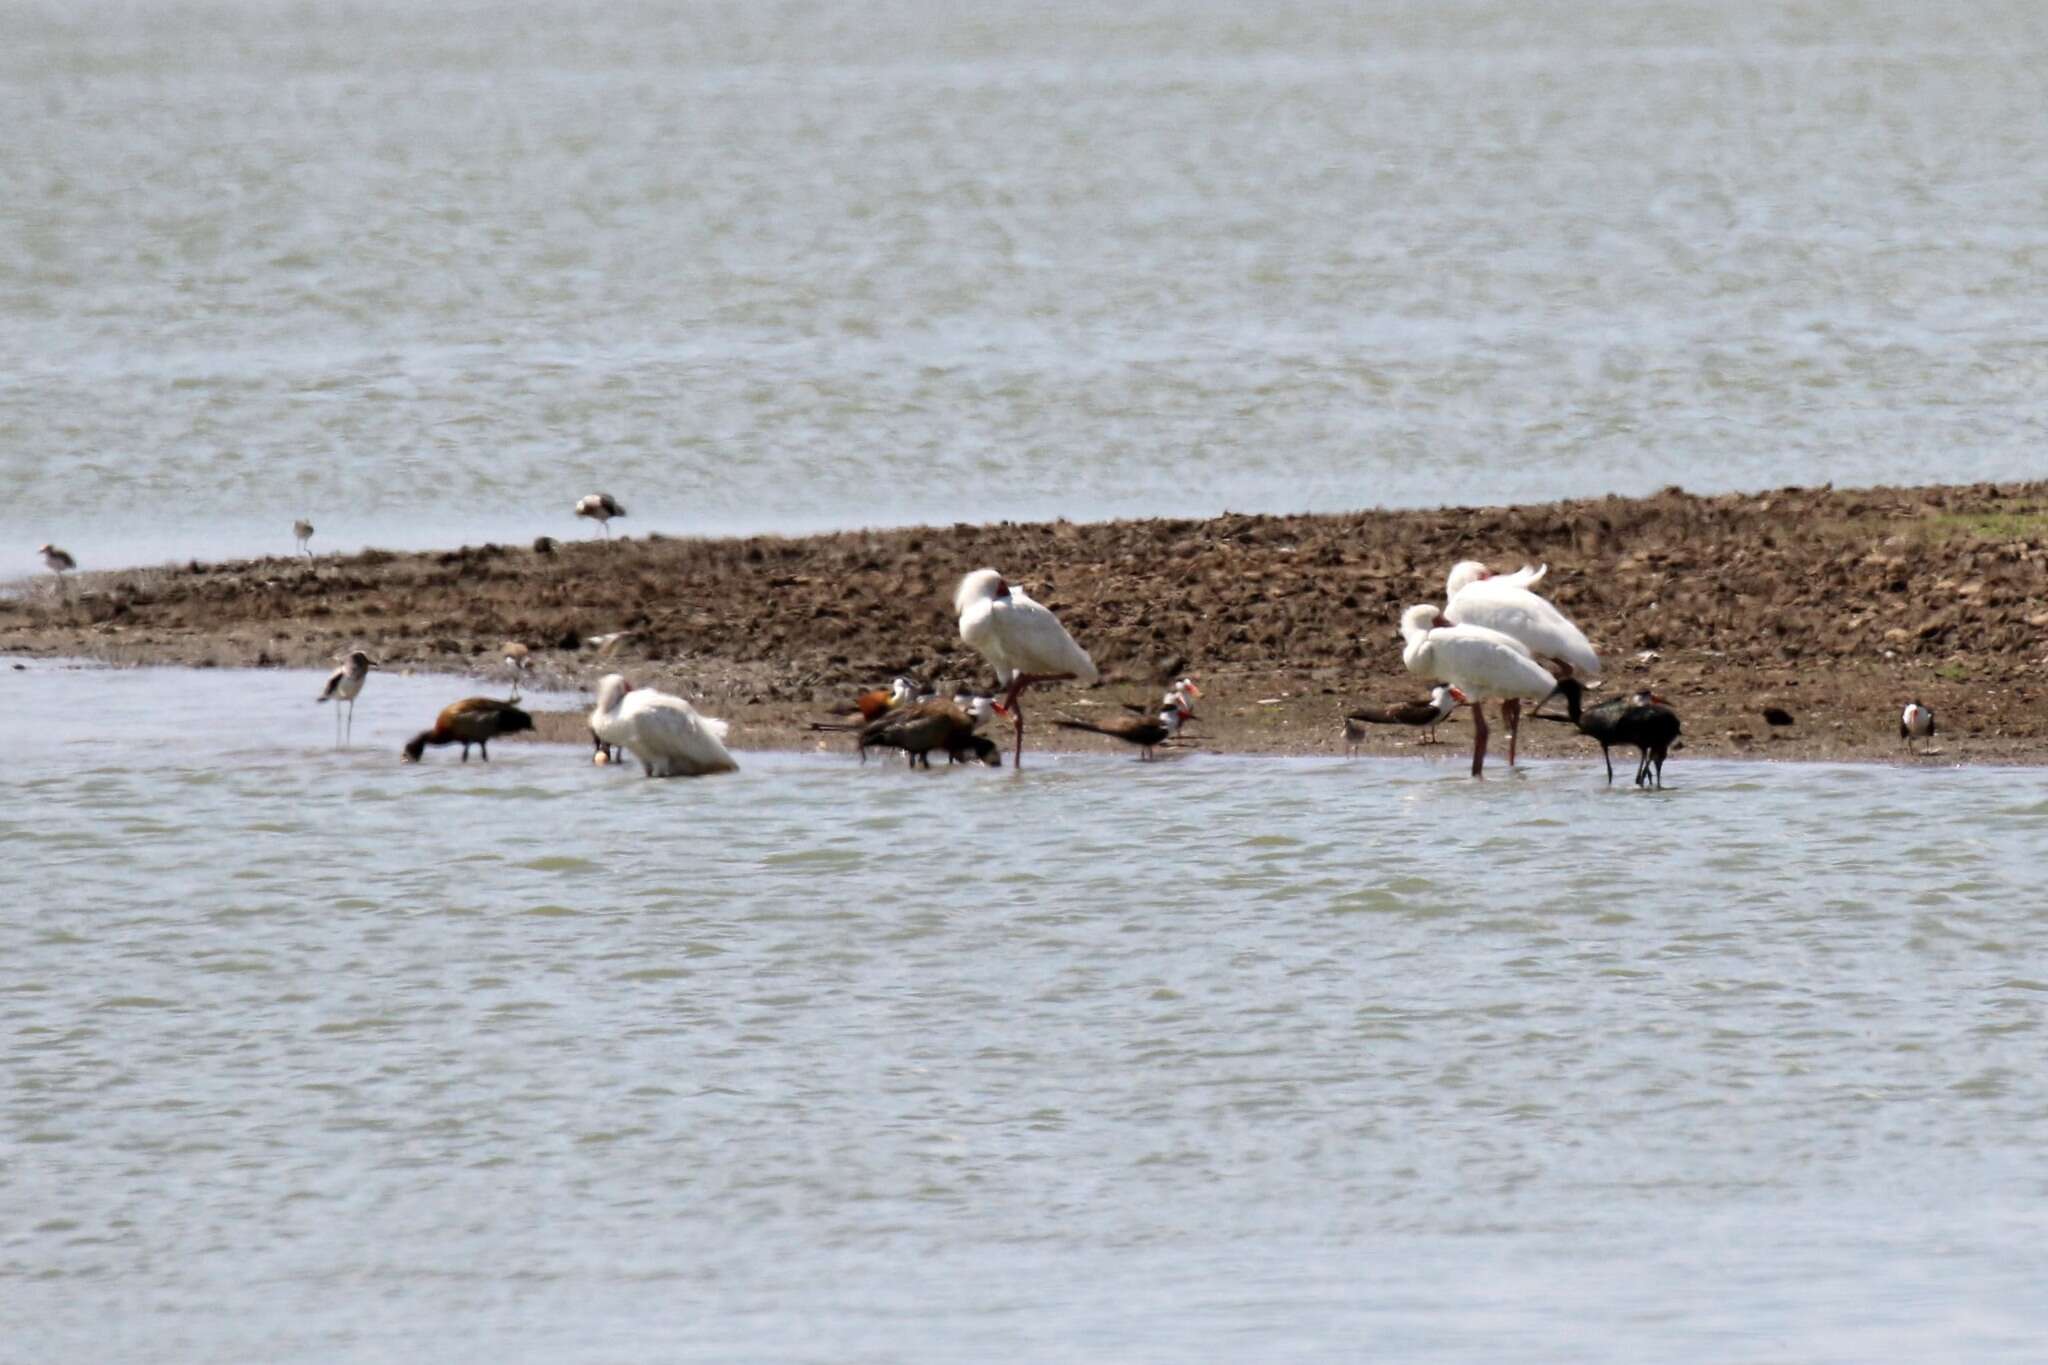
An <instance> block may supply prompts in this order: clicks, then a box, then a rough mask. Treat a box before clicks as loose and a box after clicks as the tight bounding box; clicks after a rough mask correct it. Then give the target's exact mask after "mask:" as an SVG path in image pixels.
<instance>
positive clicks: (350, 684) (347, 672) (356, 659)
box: [314, 649, 377, 747]
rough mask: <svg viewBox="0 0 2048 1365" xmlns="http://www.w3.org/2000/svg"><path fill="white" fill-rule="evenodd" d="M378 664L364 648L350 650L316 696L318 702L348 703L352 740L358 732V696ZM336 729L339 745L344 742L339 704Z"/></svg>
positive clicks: (335, 711)
mask: <svg viewBox="0 0 2048 1365" xmlns="http://www.w3.org/2000/svg"><path fill="white" fill-rule="evenodd" d="M376 666H377V661H376V660H375V659H372V658H371V657H370V656H369V655H368V654H365V653H364V652H363V651H362V650H360V649H352V650H350V651H349V652H348V659H347V661H346V662H345V663H343V664H342V666H341V667H340V668H337V669H335V670H334V671H333V672H332V673H329V674H328V675H327V686H325V687H323V688H321V689H320V695H319V696H318V697H315V698H314V700H315V701H316V702H325V701H333V702H344V701H345V702H347V703H348V737H349V739H351V740H353V739H354V738H355V734H356V696H357V695H358V694H359V693H360V692H361V691H362V690H363V683H364V681H365V680H366V679H367V678H368V677H369V676H370V670H371V669H373V668H375V667H376ZM334 729H335V735H334V743H335V745H336V746H337V747H339V746H340V745H341V744H342V743H343V742H344V741H343V739H342V736H341V708H340V707H339V706H336V707H335V708H334Z"/></svg>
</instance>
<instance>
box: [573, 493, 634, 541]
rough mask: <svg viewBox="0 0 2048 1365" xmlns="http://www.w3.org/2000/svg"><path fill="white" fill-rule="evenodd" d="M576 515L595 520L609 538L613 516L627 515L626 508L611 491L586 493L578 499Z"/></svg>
mask: <svg viewBox="0 0 2048 1365" xmlns="http://www.w3.org/2000/svg"><path fill="white" fill-rule="evenodd" d="M576 515H577V516H579V517H589V518H590V519H591V520H593V521H595V522H596V523H597V524H598V525H599V526H600V527H602V528H603V529H604V533H605V536H606V537H607V538H609V537H610V536H611V533H612V527H611V521H612V518H613V517H623V516H624V515H626V509H625V508H623V507H621V506H620V505H619V500H618V499H617V498H615V497H613V496H612V495H611V494H609V493H586V494H584V495H583V496H582V497H580V498H578V499H577V500H576Z"/></svg>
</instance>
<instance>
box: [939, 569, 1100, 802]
mask: <svg viewBox="0 0 2048 1365" xmlns="http://www.w3.org/2000/svg"><path fill="white" fill-rule="evenodd" d="M953 610H954V611H955V612H956V613H958V615H959V617H960V638H961V639H962V640H964V641H965V642H966V643H967V645H968V646H969V648H971V649H973V650H974V651H975V652H976V653H977V654H980V655H981V656H982V657H983V658H984V659H987V660H988V661H989V663H991V664H993V665H994V666H995V670H996V681H997V682H999V683H1001V684H1002V686H1003V689H1004V691H1003V700H1002V701H1001V702H999V703H997V704H996V710H997V711H999V712H1001V713H1002V714H1004V715H1007V716H1010V717H1012V718H1013V719H1014V720H1015V721H1016V724H1017V740H1016V747H1015V750H1014V752H1015V754H1016V757H1015V758H1014V759H1012V760H1011V761H1012V762H1013V763H1015V764H1016V765H1017V766H1018V767H1022V766H1023V765H1024V705H1023V696H1024V689H1025V688H1027V687H1030V686H1032V685H1033V684H1034V683H1049V682H1078V683H1080V684H1081V685H1082V686H1084V687H1085V686H1087V685H1088V684H1090V683H1093V682H1094V681H1095V680H1096V679H1097V678H1099V677H1101V676H1102V675H1101V674H1100V673H1099V672H1097V671H1096V668H1095V661H1094V660H1093V659H1091V658H1089V657H1088V651H1087V650H1085V649H1083V648H1081V646H1080V645H1078V644H1076V643H1075V642H1074V637H1073V636H1071V635H1069V634H1067V628H1066V627H1065V626H1063V625H1061V624H1060V622H1059V618H1058V617H1057V616H1054V615H1053V614H1052V612H1051V611H1049V610H1047V609H1046V607H1045V606H1044V605H1043V604H1041V603H1038V602H1034V601H1032V600H1031V598H1030V597H1029V596H1028V595H1026V594H1025V592H1024V590H1023V589H1021V588H1018V589H1014V590H1013V589H1012V588H1011V587H1010V585H1009V583H1007V582H1006V581H1004V579H1003V576H1002V575H1001V574H999V573H997V572H996V571H995V570H994V569H976V570H975V571H974V572H973V573H971V574H968V575H967V576H966V577H965V578H963V579H961V580H960V586H959V587H958V588H956V589H954V591H953Z"/></svg>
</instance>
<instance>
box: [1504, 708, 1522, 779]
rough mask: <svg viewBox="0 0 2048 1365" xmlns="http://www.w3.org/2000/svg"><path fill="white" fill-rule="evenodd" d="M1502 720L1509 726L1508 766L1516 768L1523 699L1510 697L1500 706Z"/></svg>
mask: <svg viewBox="0 0 2048 1365" xmlns="http://www.w3.org/2000/svg"><path fill="white" fill-rule="evenodd" d="M1500 718H1501V719H1502V720H1504V721H1506V722H1507V725H1508V766H1509V767H1510V768H1512V767H1514V766H1515V733H1516V731H1517V730H1519V729H1520V728H1521V724H1522V699H1521V698H1520V697H1509V698H1508V699H1507V700H1506V701H1504V702H1502V703H1501V704H1500Z"/></svg>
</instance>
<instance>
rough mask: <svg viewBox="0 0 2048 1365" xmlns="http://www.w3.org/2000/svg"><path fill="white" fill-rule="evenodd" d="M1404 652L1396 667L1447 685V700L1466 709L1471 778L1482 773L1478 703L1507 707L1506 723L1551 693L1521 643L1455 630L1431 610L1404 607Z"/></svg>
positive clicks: (1552, 682)
mask: <svg viewBox="0 0 2048 1365" xmlns="http://www.w3.org/2000/svg"><path fill="white" fill-rule="evenodd" d="M1401 637H1402V638H1403V639H1404V640H1406V641H1407V642H1408V643H1407V647H1406V648H1405V649H1404V650H1402V652H1401V662H1402V663H1403V664H1405V665H1407V668H1408V671H1409V672H1410V673H1415V674H1419V675H1421V676H1422V677H1425V678H1429V679H1431V680H1433V681H1435V682H1443V683H1449V684H1450V685H1451V689H1452V695H1453V696H1455V697H1456V698H1457V699H1458V700H1459V701H1462V702H1466V703H1468V704H1470V705H1471V707H1472V775H1473V776H1474V777H1478V776H1479V775H1480V774H1481V772H1483V771H1484V769H1485V767H1486V737H1487V729H1486V712H1485V710H1484V709H1483V708H1482V706H1481V703H1482V702H1488V701H1501V702H1504V703H1506V702H1512V703H1513V704H1514V710H1513V711H1512V712H1508V707H1506V706H1503V707H1502V710H1503V711H1504V712H1508V713H1509V715H1510V717H1511V721H1512V718H1513V717H1514V716H1516V715H1519V713H1520V709H1521V703H1522V702H1523V701H1524V700H1528V701H1536V702H1540V701H1542V700H1543V699H1544V698H1546V697H1548V696H1549V695H1550V694H1551V693H1552V692H1555V691H1556V690H1557V679H1556V678H1553V677H1552V676H1551V675H1550V670H1548V669H1546V668H1545V667H1543V665H1542V664H1539V663H1537V662H1536V660H1535V659H1533V658H1532V657H1530V654H1529V651H1528V649H1527V648H1526V647H1525V646H1524V645H1523V644H1522V642H1521V641H1519V640H1517V639H1515V638H1513V637H1512V636H1508V635H1503V634H1501V633H1500V632H1499V631H1497V630H1488V629H1486V628H1485V627H1484V626H1466V625H1458V624H1456V623H1454V622H1451V621H1449V620H1447V619H1445V617H1444V615H1443V613H1442V612H1440V611H1438V610H1437V609H1436V608H1435V607H1432V606H1418V607H1410V608H1408V610H1407V611H1406V612H1404V613H1402V616H1401Z"/></svg>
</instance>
